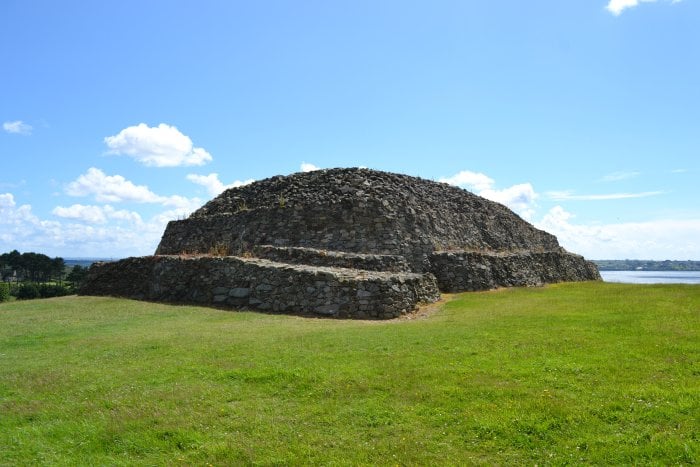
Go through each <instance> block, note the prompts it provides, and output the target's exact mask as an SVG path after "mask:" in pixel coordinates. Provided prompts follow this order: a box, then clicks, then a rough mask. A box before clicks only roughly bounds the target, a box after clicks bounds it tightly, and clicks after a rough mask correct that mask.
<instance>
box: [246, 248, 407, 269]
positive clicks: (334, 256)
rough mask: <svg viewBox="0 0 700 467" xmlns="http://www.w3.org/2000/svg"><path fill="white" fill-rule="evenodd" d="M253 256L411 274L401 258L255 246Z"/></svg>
mask: <svg viewBox="0 0 700 467" xmlns="http://www.w3.org/2000/svg"><path fill="white" fill-rule="evenodd" d="M253 255H254V256H256V257H258V258H264V259H269V260H272V261H277V262H280V263H290V264H307V265H312V266H330V267H340V268H350V269H363V270H365V271H388V272H411V269H410V267H409V265H408V263H407V262H406V259H405V258H404V257H403V256H399V255H381V254H364V253H349V252H345V251H333V250H320V249H317V248H306V247H280V246H273V245H256V246H255V247H253Z"/></svg>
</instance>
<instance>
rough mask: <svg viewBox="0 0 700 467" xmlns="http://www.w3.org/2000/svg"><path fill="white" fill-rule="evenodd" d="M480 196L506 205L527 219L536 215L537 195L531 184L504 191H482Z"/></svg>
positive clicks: (515, 186) (523, 184) (514, 186)
mask: <svg viewBox="0 0 700 467" xmlns="http://www.w3.org/2000/svg"><path fill="white" fill-rule="evenodd" d="M479 196H483V197H484V198H486V199H490V200H491V201H496V202H497V203H501V204H505V205H506V206H508V207H509V208H511V209H512V210H513V211H515V212H517V213H518V214H520V215H522V216H523V217H524V218H526V219H530V218H532V216H533V215H534V214H535V209H534V206H535V199H536V198H537V193H535V189H534V188H533V187H532V185H531V184H529V183H521V184H518V185H513V186H511V187H509V188H506V189H504V190H493V189H486V190H482V191H480V192H479Z"/></svg>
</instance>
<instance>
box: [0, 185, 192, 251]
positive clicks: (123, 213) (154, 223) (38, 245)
mask: <svg viewBox="0 0 700 467" xmlns="http://www.w3.org/2000/svg"><path fill="white" fill-rule="evenodd" d="M180 198H182V199H181V200H180V201H179V202H180V204H181V205H180V206H177V207H172V208H169V209H167V210H165V211H163V212H161V213H158V214H156V215H154V216H153V217H151V218H150V219H148V220H143V219H142V218H141V216H140V215H139V214H138V213H136V212H132V211H127V210H119V209H115V208H113V207H112V206H110V205H104V206H90V205H73V206H69V207H61V206H58V207H56V208H55V209H54V212H53V213H54V215H56V216H57V217H58V218H59V220H43V219H40V218H39V217H38V216H36V215H35V214H34V213H33V212H32V207H31V206H30V205H27V204H23V205H18V203H17V202H16V201H15V197H14V195H13V194H12V193H4V194H0V251H10V250H13V249H18V250H20V251H40V252H42V253H45V254H48V255H50V256H54V255H56V256H63V257H66V256H89V257H111V258H120V257H126V256H134V255H136V256H140V255H148V254H152V253H153V252H154V251H155V248H156V246H157V245H158V242H159V241H160V238H161V235H162V234H163V230H164V229H165V226H166V224H167V223H168V222H169V221H171V220H173V219H178V218H183V217H185V216H187V215H188V214H189V213H190V212H192V210H193V209H195V208H196V207H197V206H193V205H192V204H193V203H189V205H186V204H187V203H184V202H183V201H182V200H186V198H183V197H180Z"/></svg>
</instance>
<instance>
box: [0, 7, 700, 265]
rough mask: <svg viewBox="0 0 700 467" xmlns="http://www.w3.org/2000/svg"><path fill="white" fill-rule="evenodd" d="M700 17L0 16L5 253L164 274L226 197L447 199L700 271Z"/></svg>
mask: <svg viewBox="0 0 700 467" xmlns="http://www.w3.org/2000/svg"><path fill="white" fill-rule="evenodd" d="M699 24H700V2H698V1H697V0H683V1H672V0H657V1H639V2H638V1H637V0H612V1H610V0H596V1H592V0H572V1H566V2H562V1H554V0H551V1H535V2H522V1H503V2H470V1H463V0H459V1H443V0H431V1H430V2H428V1H406V0H402V1H394V0H383V1H381V2H377V1H376V0H372V1H363V0H353V1H342V0H339V1H330V2H329V1H311V0H309V1H306V0H304V1H282V0H278V1H274V0H273V1H260V2H238V1H209V0H201V1H197V2H185V1H158V0H152V1H148V2H142V1H131V0H119V1H108V0H105V1H100V2H85V1H61V2H55V1H41V0H34V1H31V2H27V1H24V0H18V1H15V0H4V1H2V2H0V41H1V42H2V44H3V46H2V48H0V63H1V64H2V71H1V72H0V123H1V124H2V129H1V131H0V252H2V251H9V250H11V249H18V250H20V251H39V252H43V253H46V254H49V255H52V256H54V255H58V256H63V257H90V256H99V257H123V256H130V255H143V254H151V253H152V252H153V251H154V250H155V247H156V245H157V243H158V241H159V239H160V236H161V234H162V231H163V228H164V226H165V224H166V223H167V221H168V220H170V219H176V218H182V217H184V216H186V215H187V214H188V213H189V212H191V211H192V210H194V209H196V208H197V207H199V206H200V205H202V204H203V203H204V202H206V201H207V200H209V199H211V198H212V197H213V196H215V195H216V194H217V193H218V192H220V191H221V190H223V189H224V188H225V187H226V186H233V185H236V184H240V183H245V182H248V181H250V180H256V179H261V178H266V177H269V176H273V175H278V174H289V173H293V172H297V171H300V170H310V169H313V168H330V167H351V166H366V167H369V168H374V169H380V170H387V171H392V172H400V173H406V174H410V175H417V176H421V177H424V178H428V179H433V180H439V181H446V182H449V183H453V184H457V185H459V186H462V187H464V188H467V189H469V190H471V191H473V192H476V193H478V194H481V195H483V196H486V197H488V198H491V199H494V200H496V201H499V202H502V203H504V204H506V205H508V206H509V207H511V208H512V209H514V210H515V211H516V212H518V213H519V214H520V215H521V216H522V217H524V218H526V219H527V220H529V221H530V222H532V223H534V224H535V225H537V226H538V227H540V228H543V229H545V230H548V231H550V232H551V233H553V234H555V235H557V236H558V238H559V240H560V243H562V244H563V245H564V246H565V247H566V248H567V249H569V250H571V251H574V252H577V253H580V254H583V255H585V256H586V257H588V258H591V259H604V258H649V259H679V260H686V259H695V260H697V259H700V205H699V203H698V200H700V187H699V186H698V185H699V184H698V176H699V175H700V162H698V161H699V160H700V86H699V85H698V83H700V56H699V52H698V51H699V50H700V27H698V25H699Z"/></svg>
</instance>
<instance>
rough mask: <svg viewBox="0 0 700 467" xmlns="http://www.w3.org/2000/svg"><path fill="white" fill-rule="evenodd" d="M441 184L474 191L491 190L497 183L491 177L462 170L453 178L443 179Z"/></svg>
mask: <svg viewBox="0 0 700 467" xmlns="http://www.w3.org/2000/svg"><path fill="white" fill-rule="evenodd" d="M440 182H442V183H447V184H449V185H455V186H459V187H462V188H468V189H471V190H474V191H482V190H490V189H491V188H492V187H493V184H494V183H495V181H494V180H493V179H492V178H491V177H489V176H487V175H484V174H482V173H481V172H470V171H469V170H462V171H461V172H459V173H457V174H455V175H453V176H451V177H446V178H441V179H440Z"/></svg>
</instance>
